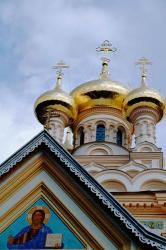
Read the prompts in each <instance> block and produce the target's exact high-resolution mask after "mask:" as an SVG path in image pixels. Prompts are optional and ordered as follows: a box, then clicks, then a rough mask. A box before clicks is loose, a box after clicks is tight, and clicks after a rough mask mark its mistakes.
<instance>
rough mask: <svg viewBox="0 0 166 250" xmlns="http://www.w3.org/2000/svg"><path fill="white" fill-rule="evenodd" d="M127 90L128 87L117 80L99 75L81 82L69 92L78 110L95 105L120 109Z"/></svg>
mask: <svg viewBox="0 0 166 250" xmlns="http://www.w3.org/2000/svg"><path fill="white" fill-rule="evenodd" d="M128 92H129V89H128V88H127V87H125V86H123V85H122V84H120V83H119V82H117V81H112V80H110V79H108V78H107V77H106V78H105V77H103V78H102V77H101V79H98V80H93V81H89V82H86V83H84V84H81V85H80V86H78V87H77V88H75V89H74V90H73V91H72V92H71V95H72V97H73V98H74V100H75V102H76V104H77V106H78V110H79V111H82V110H85V109H89V108H92V107H96V106H108V107H113V108H116V109H120V110H121V109H122V103H123V100H124V98H125V97H126V95H127V94H128Z"/></svg>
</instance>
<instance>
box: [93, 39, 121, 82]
mask: <svg viewBox="0 0 166 250" xmlns="http://www.w3.org/2000/svg"><path fill="white" fill-rule="evenodd" d="M116 50H117V49H116V48H114V47H112V43H110V42H109V41H108V40H105V41H104V42H103V43H102V44H101V46H100V47H98V48H96V51H97V52H103V53H104V57H102V58H101V60H102V72H101V74H100V78H101V79H108V76H109V71H108V64H109V62H110V59H109V58H108V57H109V53H111V52H115V51H116Z"/></svg>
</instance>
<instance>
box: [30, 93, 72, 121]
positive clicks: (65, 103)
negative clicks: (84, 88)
mask: <svg viewBox="0 0 166 250" xmlns="http://www.w3.org/2000/svg"><path fill="white" fill-rule="evenodd" d="M46 107H47V108H48V109H54V110H59V111H63V112H64V113H65V114H67V116H68V117H69V118H73V119H74V118H75V117H76V105H75V102H74V99H73V98H72V96H70V95H69V94H67V93H66V92H65V91H63V90H62V89H59V88H58V89H57V88H55V89H53V90H49V91H47V92H45V93H43V94H42V95H41V96H40V97H39V98H38V99H37V100H36V102H35V105H34V109H35V113H36V116H37V118H38V120H39V121H40V122H42V121H41V118H40V113H41V112H42V110H43V109H44V108H46Z"/></svg>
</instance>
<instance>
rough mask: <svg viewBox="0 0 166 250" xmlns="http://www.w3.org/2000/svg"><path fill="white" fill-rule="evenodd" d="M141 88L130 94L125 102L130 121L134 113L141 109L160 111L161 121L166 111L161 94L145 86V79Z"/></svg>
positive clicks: (125, 109) (125, 110)
mask: <svg viewBox="0 0 166 250" xmlns="http://www.w3.org/2000/svg"><path fill="white" fill-rule="evenodd" d="M142 83H143V84H142V85H141V87H139V88H137V89H134V90H133V91H131V92H129V94H128V95H127V96H126V98H125V100H124V104H123V107H124V112H125V116H126V118H127V119H129V117H130V115H131V113H132V111H133V110H134V109H136V108H139V107H151V108H153V109H155V110H156V111H158V114H159V120H161V119H162V117H163V115H164V110H165V100H164V98H163V97H162V96H161V94H160V93H159V92H158V91H157V90H155V89H152V88H149V87H148V86H147V85H146V84H145V78H143V79H142Z"/></svg>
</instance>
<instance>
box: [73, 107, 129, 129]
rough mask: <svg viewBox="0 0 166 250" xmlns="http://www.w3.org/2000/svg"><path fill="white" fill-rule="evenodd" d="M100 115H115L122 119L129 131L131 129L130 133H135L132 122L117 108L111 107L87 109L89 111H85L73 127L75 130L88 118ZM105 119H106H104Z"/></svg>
mask: <svg viewBox="0 0 166 250" xmlns="http://www.w3.org/2000/svg"><path fill="white" fill-rule="evenodd" d="M98 114H107V115H113V116H115V117H117V118H119V119H121V120H122V121H123V122H124V123H125V124H126V127H127V128H128V129H130V131H131V132H132V131H133V126H132V124H131V123H130V122H128V121H127V120H126V119H125V118H124V117H123V114H122V112H121V111H120V110H118V109H115V108H111V107H101V106H99V107H94V108H90V109H87V110H84V111H82V112H81V113H80V114H79V115H78V117H77V119H76V120H75V121H74V123H73V127H74V129H75V128H76V127H77V126H78V124H79V123H80V122H81V121H82V120H84V119H85V118H87V117H90V116H93V115H98ZM103 118H104V117H103Z"/></svg>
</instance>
